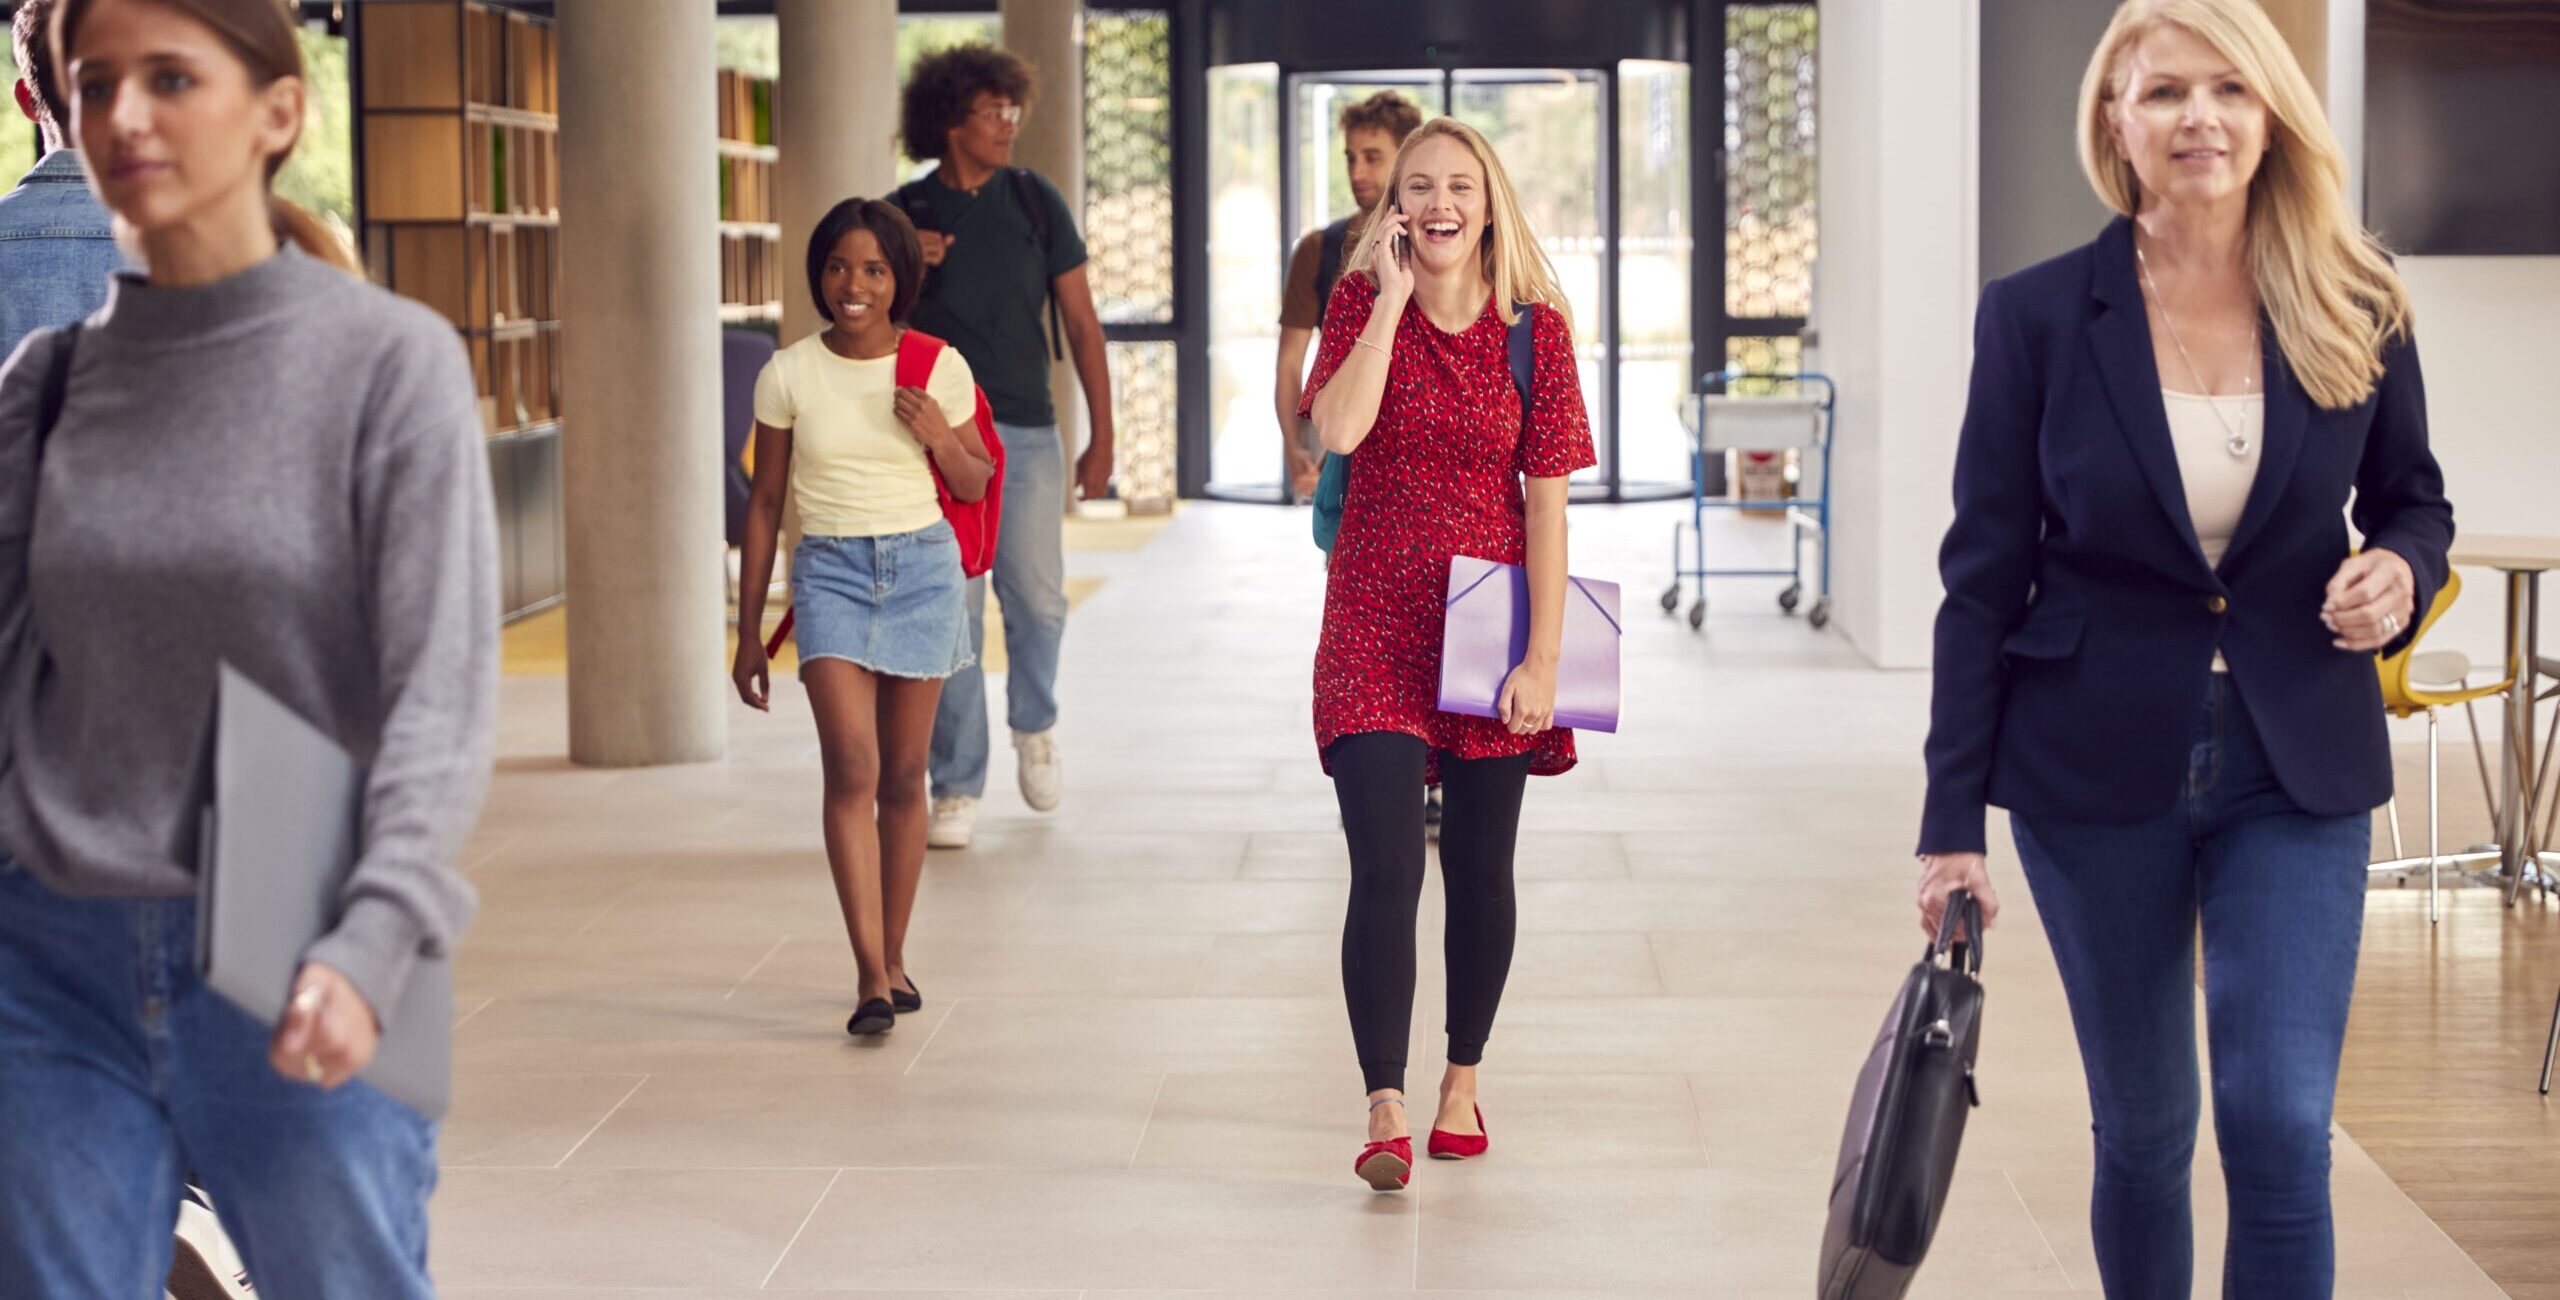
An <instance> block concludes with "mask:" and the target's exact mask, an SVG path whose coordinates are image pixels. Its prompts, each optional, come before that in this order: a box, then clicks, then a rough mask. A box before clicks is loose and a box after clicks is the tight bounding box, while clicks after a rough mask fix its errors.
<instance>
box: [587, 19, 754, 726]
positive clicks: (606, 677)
mask: <svg viewBox="0 0 2560 1300" xmlns="http://www.w3.org/2000/svg"><path fill="white" fill-rule="evenodd" d="M559 14H560V30H559V36H560V138H561V142H562V148H561V150H560V188H561V198H560V210H561V218H560V221H561V225H560V249H561V279H562V286H561V292H562V307H563V310H562V313H561V315H562V318H563V320H564V321H565V322H566V326H565V329H564V331H563V336H562V348H561V351H562V358H561V362H562V376H561V381H562V382H561V391H562V397H563V405H564V408H565V409H564V410H563V412H562V416H561V456H562V474H563V479H564V482H565V484H566V493H567V498H568V499H567V502H566V506H567V525H568V541H569V573H568V578H569V581H568V588H569V599H568V606H569V758H570V761H571V762H575V763H581V764H588V765H592V766H598V767H638V766H645V765H650V764H658V763H687V762H701V761H705V760H709V759H715V758H718V757H720V756H721V755H722V754H723V753H724V752H725V751H726V750H727V748H728V741H729V714H728V701H729V698H730V688H729V683H728V674H727V672H726V664H727V643H726V633H725V630H724V626H723V625H724V622H725V620H724V617H723V609H724V601H725V598H726V585H727V584H726V581H725V578H724V576H723V574H722V571H721V545H720V457H719V456H718V455H717V454H716V452H715V451H714V450H713V449H714V448H715V447H716V446H717V445H718V438H719V431H720V409H721V408H720V317H719V311H720V264H719V250H720V231H719V226H718V215H719V211H718V210H719V202H718V198H719V190H718V172H717V169H716V167H715V165H714V161H713V159H714V152H713V145H712V135H713V127H714V117H713V114H714V110H713V104H714V94H715V91H714V82H713V66H712V49H713V43H714V30H713V26H712V23H713V14H712V9H711V6H709V5H707V4H703V3H701V0H560V7H559Z"/></svg>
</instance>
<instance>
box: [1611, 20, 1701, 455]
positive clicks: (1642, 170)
mask: <svg viewBox="0 0 2560 1300" xmlns="http://www.w3.org/2000/svg"><path fill="white" fill-rule="evenodd" d="M1696 245H1697V213H1696V212H1695V211H1693V210H1692V205H1691V203H1690V198H1689V65H1687V64H1685V63H1656V62H1645V61H1629V62H1626V63H1621V64H1619V65H1618V449H1619V462H1618V466H1619V476H1620V481H1621V482H1622V483H1623V484H1624V485H1625V486H1626V487H1627V488H1628V489H1629V490H1631V491H1638V492H1641V491H1644V490H1647V489H1657V488H1666V487H1668V488H1682V489H1685V488H1686V487H1687V486H1688V483H1689V437H1688V433H1687V432H1686V431H1685V430H1684V429H1683V428H1682V426H1681V424H1680V406H1681V402H1682V400H1683V399H1684V398H1686V397H1687V396H1688V393H1689V389H1690V384H1691V382H1692V380H1693V379H1694V378H1695V376H1693V375H1691V374H1690V373H1689V361H1690V357H1689V349H1690V345H1691V336H1690V318H1689V275H1690V260H1691V257H1692V255H1693V253H1694V250H1695V248H1696Z"/></svg>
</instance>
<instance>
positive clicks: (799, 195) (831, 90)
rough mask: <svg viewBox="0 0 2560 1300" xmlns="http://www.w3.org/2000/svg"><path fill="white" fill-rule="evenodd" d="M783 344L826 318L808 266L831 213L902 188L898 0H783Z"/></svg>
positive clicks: (779, 134) (778, 126)
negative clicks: (813, 294) (897, 142)
mask: <svg viewBox="0 0 2560 1300" xmlns="http://www.w3.org/2000/svg"><path fill="white" fill-rule="evenodd" d="M774 12H775V16H776V18H777V19H778V20H779V21H780V23H781V28H782V81H781V85H780V86H779V87H778V88H777V89H776V91H775V93H776V95H777V96H779V98H780V99H781V103H780V105H779V106H778V107H777V108H776V110H775V112H776V116H777V118H778V120H777V121H776V122H775V124H774V139H775V141H776V142H777V143H779V144H780V145H781V146H782V164H781V176H780V181H781V189H782V195H781V199H782V260H783V266H784V268H785V270H784V273H783V286H782V338H783V341H784V342H786V343H788V342H790V341H792V340H794V339H799V338H803V337H806V336H807V335H809V334H811V333H814V332H815V331H816V330H817V329H818V328H819V326H820V325H821V324H823V323H824V322H822V321H821V320H820V319H819V317H818V309H817V307H816V306H814V305H813V304H811V303H810V301H809V284H808V275H807V273H806V272H805V271H804V270H803V269H802V267H803V264H804V259H806V257H807V256H808V251H809V232H810V231H812V230H814V229H816V228H817V225H818V218H820V217H823V216H825V215H826V213H827V209H829V208H832V207H834V206H835V205H836V204H838V203H841V202H843V201H844V200H846V199H849V198H853V197H855V196H856V195H860V196H863V197H866V198H879V197H881V196H883V195H885V194H887V193H888V192H889V191H890V190H891V189H894V188H896V186H897V184H898V175H897V166H898V163H897V153H896V150H895V148H894V147H893V140H894V137H895V136H896V134H897V130H898V3H897V0H781V3H780V4H778V5H776V6H775V9H774Z"/></svg>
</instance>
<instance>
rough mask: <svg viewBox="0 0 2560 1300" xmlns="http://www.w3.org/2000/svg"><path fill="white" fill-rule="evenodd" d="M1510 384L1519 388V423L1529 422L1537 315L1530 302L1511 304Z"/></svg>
mask: <svg viewBox="0 0 2560 1300" xmlns="http://www.w3.org/2000/svg"><path fill="white" fill-rule="evenodd" d="M1511 310H1512V313H1513V315H1514V319H1513V320H1512V322H1511V336H1510V340H1509V341H1510V344H1511V386H1512V387H1513V388H1516V389H1519V390H1520V425H1521V427H1522V428H1524V429H1525V428H1527V427H1528V424H1529V393H1530V384H1529V381H1530V378H1531V376H1532V375H1533V374H1534V373H1535V371H1536V368H1537V356H1538V317H1537V308H1536V306H1535V305H1534V304H1531V303H1520V302H1516V303H1513V304H1511Z"/></svg>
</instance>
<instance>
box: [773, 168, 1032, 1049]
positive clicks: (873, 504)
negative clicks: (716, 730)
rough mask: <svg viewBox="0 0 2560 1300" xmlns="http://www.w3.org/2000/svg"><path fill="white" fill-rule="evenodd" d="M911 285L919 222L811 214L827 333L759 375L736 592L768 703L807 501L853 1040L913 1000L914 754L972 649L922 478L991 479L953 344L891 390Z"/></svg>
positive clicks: (818, 676) (963, 496)
mask: <svg viewBox="0 0 2560 1300" xmlns="http://www.w3.org/2000/svg"><path fill="white" fill-rule="evenodd" d="M923 278H924V253H923V250H922V249H921V248H920V247H919V246H918V243H917V240H916V232H915V227H914V226H912V225H910V224H908V222H907V218H906V215H905V214H904V213H901V212H899V211H898V210H897V209H896V208H895V207H892V206H891V205H889V204H887V203H883V202H880V201H879V200H876V199H847V200H846V201H844V202H843V203H839V204H837V205H836V207H835V209H834V210H833V211H830V212H829V213H827V215H826V219H825V220H823V221H820V222H819V223H818V229H817V231H816V232H815V233H814V234H813V235H812V236H811V237H810V240H809V292H810V294H811V295H812V296H814V297H815V298H816V299H817V304H818V314H819V315H821V316H823V317H825V318H826V319H827V321H828V325H827V328H826V329H824V330H821V331H819V332H818V333H816V334H812V335H810V336H809V337H807V338H804V339H802V340H800V341H799V342H797V343H794V344H792V345H791V346H790V347H787V348H784V349H783V350H782V351H780V352H778V353H776V354H775V355H774V358H773V361H772V362H771V363H770V364H768V365H767V366H766V367H765V369H764V373H763V375H762V376H760V377H759V378H758V379H757V380H756V395H755V408H756V475H755V488H754V492H753V494H752V495H751V496H750V497H749V500H748V505H747V526H746V541H745V547H744V549H745V555H744V556H743V557H742V558H743V561H744V563H743V568H742V574H741V577H742V581H741V582H740V584H739V588H738V627H739V629H740V635H739V637H738V657H737V666H736V669H735V672H734V674H733V675H734V676H735V678H736V681H737V684H738V695H739V697H740V698H742V699H744V700H745V701H746V702H747V703H748V704H750V705H752V706H754V707H755V708H758V709H764V708H768V707H770V698H769V695H768V687H769V677H768V673H769V666H768V664H767V662H766V659H765V651H764V646H763V644H762V643H761V641H760V639H759V633H760V630H761V629H762V628H763V626H764V597H765V589H766V584H767V583H769V582H770V581H771V580H772V577H773V553H774V547H775V537H776V534H777V533H778V532H779V531H780V528H781V525H782V508H783V502H784V500H785V499H786V497H788V499H789V500H791V501H792V502H793V503H794V504H796V505H797V506H798V507H799V509H800V523H801V533H802V536H801V539H800V544H799V545H798V546H797V547H796V548H794V549H793V551H792V553H791V600H792V614H793V620H794V623H795V626H796V627H797V629H798V632H797V637H798V641H799V647H800V679H801V681H802V683H803V684H804V685H806V686H807V688H808V691H809V708H810V711H811V712H812V713H814V714H816V716H817V721H818V746H819V754H820V757H821V761H822V762H823V764H824V765H825V768H826V781H827V784H826V805H825V821H826V835H827V861H828V865H829V867H830V868H831V869H832V870H833V872H834V875H835V882H836V899H837V902H838V903H839V904H840V905H841V906H842V907H843V909H844V924H845V932H846V934H847V935H849V936H850V937H851V939H852V940H853V956H854V961H855V962H856V963H857V964H858V965H859V966H860V967H861V972H862V975H861V989H860V992H859V995H858V996H859V1006H858V1008H857V1009H856V1010H855V1011H854V1013H853V1018H852V1019H851V1020H849V1021H847V1022H846V1024H845V1030H846V1032H848V1033H852V1034H855V1035H860V1036H868V1035H872V1034H878V1033H884V1032H886V1031H887V1030H888V1029H889V1028H890V1026H891V1025H892V1024H894V1023H895V1022H896V1016H897V1013H899V1012H904V1011H914V1010H919V1009H921V1008H922V1007H923V1006H924V1000H923V998H922V997H921V996H919V995H918V994H917V992H916V984H915V980H914V978H913V977H912V976H910V975H909V974H908V973H907V967H906V938H907V922H908V920H909V919H910V918H911V917H912V916H913V915H914V913H915V904H916V887H917V884H918V883H919V882H920V881H921V880H922V878H923V875H924V832H925V761H926V756H927V750H928V748H929V747H930V745H931V743H932V739H933V714H934V707H935V705H936V704H937V703H938V702H939V701H940V699H941V696H942V682H943V679H944V678H947V677H949V676H951V675H952V674H953V673H955V672H958V671H960V670H961V669H962V668H965V667H967V666H968V665H969V663H970V658H971V652H970V648H969V620H968V611H967V607H966V606H965V605H963V604H962V601H961V597H962V595H963V593H964V592H965V591H966V589H967V581H966V579H964V578H963V577H962V576H961V571H960V543H959V539H958V538H957V537H956V536H955V535H954V534H953V532H952V530H951V525H950V524H949V523H948V522H946V521H945V520H944V518H943V513H942V504H941V497H940V494H939V492H938V490H937V488H936V487H935V483H934V476H935V474H936V473H937V472H939V473H940V475H941V477H942V480H943V482H944V483H946V484H948V485H949V487H950V489H951V494H952V495H953V496H954V497H956V498H957V499H959V500H961V501H976V500H979V499H980V498H982V497H983V496H985V495H986V491H987V485H988V483H989V481H990V480H991V479H992V477H993V476H994V473H995V462H994V460H993V458H992V457H991V456H990V455H989V454H988V452H987V448H986V446H985V444H984V442H982V441H981V440H980V438H979V435H978V430H977V424H976V421H975V418H974V417H975V414H976V404H977V398H976V389H975V384H974V381H973V380H972V378H971V376H970V373H969V363H968V362H967V361H964V360H962V359H961V356H960V350H959V349H957V348H944V349H942V352H941V355H940V357H939V359H938V360H936V361H935V363H934V367H933V372H932V374H931V375H930V376H929V377H928V378H927V380H926V384H925V387H923V388H899V387H897V385H896V371H897V358H898V341H899V338H900V336H901V335H903V334H904V333H905V332H906V321H907V312H908V310H909V309H910V308H912V307H914V306H915V301H916V294H917V292H918V290H919V289H920V288H921V287H922V282H923ZM875 810H876V821H875Z"/></svg>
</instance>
